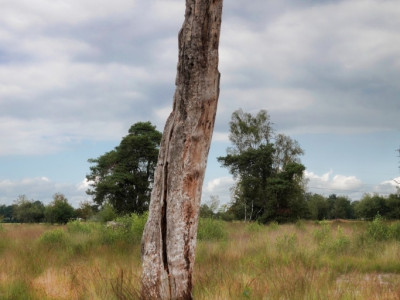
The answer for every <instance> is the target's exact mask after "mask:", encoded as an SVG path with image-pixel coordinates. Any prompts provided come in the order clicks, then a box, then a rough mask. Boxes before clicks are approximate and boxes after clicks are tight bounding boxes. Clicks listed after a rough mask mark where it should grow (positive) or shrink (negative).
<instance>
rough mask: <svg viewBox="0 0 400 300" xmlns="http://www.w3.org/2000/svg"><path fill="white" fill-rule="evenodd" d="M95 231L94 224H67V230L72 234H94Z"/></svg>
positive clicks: (75, 221) (70, 222)
mask: <svg viewBox="0 0 400 300" xmlns="http://www.w3.org/2000/svg"><path fill="white" fill-rule="evenodd" d="M94 229H95V226H94V223H92V222H82V221H78V220H74V221H69V222H68V223H67V230H68V232H70V233H86V234H89V233H92V232H93V231H94Z"/></svg>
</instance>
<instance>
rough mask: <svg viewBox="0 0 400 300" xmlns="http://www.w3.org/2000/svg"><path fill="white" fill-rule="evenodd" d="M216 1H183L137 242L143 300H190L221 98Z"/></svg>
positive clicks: (218, 0) (219, 5)
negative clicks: (171, 81) (170, 93)
mask: <svg viewBox="0 0 400 300" xmlns="http://www.w3.org/2000/svg"><path fill="white" fill-rule="evenodd" d="M221 14H222V0H186V13H185V21H184V23H183V26H182V29H181V31H180V32H179V61H178V68H177V69H178V70H177V77H176V91H175V95H174V103H173V111H172V113H171V115H170V116H169V118H168V120H167V123H166V125H165V129H164V133H163V138H162V141H161V149H160V153H159V157H158V164H157V168H156V172H155V179H154V188H153V192H152V195H151V202H150V213H149V219H148V221H147V224H146V227H145V230H144V234H143V239H142V261H143V274H142V298H143V299H192V294H191V292H192V271H193V265H194V258H195V248H196V236H197V225H198V214H199V207H200V198H201V190H202V185H203V178H204V173H205V169H206V164H207V156H208V151H209V148H210V142H211V137H212V132H213V129H214V121H215V114H216V110H217V102H218V96H219V79H220V74H219V72H218V45H219V35H220V27H221Z"/></svg>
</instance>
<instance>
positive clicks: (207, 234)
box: [197, 218, 227, 240]
mask: <svg viewBox="0 0 400 300" xmlns="http://www.w3.org/2000/svg"><path fill="white" fill-rule="evenodd" d="M226 237H227V232H226V228H225V222H223V221H220V220H215V219H209V218H200V220H199V228H198V230H197V239H198V240H222V239H225V238H226Z"/></svg>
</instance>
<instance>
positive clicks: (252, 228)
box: [245, 222, 264, 232]
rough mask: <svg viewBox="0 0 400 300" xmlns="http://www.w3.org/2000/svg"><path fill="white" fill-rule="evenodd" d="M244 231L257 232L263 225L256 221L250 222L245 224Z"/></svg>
mask: <svg viewBox="0 0 400 300" xmlns="http://www.w3.org/2000/svg"><path fill="white" fill-rule="evenodd" d="M245 228H246V231H248V232H259V231H261V230H262V229H263V228H264V225H262V224H260V223H258V222H250V223H247V224H246V227H245Z"/></svg>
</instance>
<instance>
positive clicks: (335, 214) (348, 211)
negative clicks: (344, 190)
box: [331, 196, 354, 219]
mask: <svg viewBox="0 0 400 300" xmlns="http://www.w3.org/2000/svg"><path fill="white" fill-rule="evenodd" d="M331 217H332V218H333V219H352V218H354V212H353V207H352V206H351V201H350V200H349V199H348V198H347V197H343V196H341V197H337V198H336V199H335V202H334V204H333V209H332V212H331Z"/></svg>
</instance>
